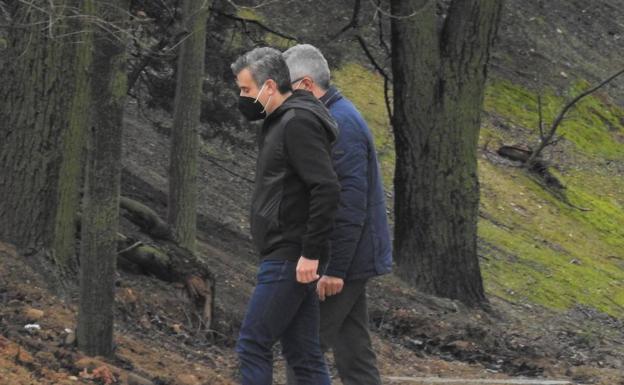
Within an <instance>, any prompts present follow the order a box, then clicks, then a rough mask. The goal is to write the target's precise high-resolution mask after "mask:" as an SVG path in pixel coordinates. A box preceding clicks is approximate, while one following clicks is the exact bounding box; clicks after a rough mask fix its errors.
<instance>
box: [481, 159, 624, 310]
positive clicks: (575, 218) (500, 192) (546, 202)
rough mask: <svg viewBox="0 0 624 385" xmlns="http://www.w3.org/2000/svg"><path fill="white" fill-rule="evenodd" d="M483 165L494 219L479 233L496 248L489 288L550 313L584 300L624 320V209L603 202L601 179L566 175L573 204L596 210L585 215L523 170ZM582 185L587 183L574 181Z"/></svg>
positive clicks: (489, 261) (487, 268)
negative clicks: (623, 264) (623, 261)
mask: <svg viewBox="0 0 624 385" xmlns="http://www.w3.org/2000/svg"><path fill="white" fill-rule="evenodd" d="M480 167H481V172H480V176H481V184H482V194H481V206H482V207H481V209H482V211H483V212H486V213H487V216H486V217H487V218H488V219H482V220H481V221H480V223H479V236H480V238H481V239H482V240H483V241H485V242H486V243H487V244H490V245H495V247H494V248H493V250H489V251H488V252H487V253H485V255H484V257H485V259H484V260H483V261H482V269H483V272H484V277H485V282H486V287H487V289H488V291H489V292H490V293H494V294H497V295H500V296H502V297H505V298H508V299H510V300H514V299H515V300H519V299H521V300H526V301H530V302H535V303H539V304H541V305H544V306H548V307H552V308H558V309H565V308H569V307H571V306H573V305H575V304H577V303H579V304H584V305H587V306H592V307H595V308H596V309H598V310H601V311H604V312H607V313H610V314H614V315H622V314H623V313H624V312H622V308H623V307H624V296H622V295H621V292H622V289H623V288H624V270H623V269H622V268H621V266H620V265H619V260H618V258H613V257H614V256H616V257H617V256H620V257H624V255H622V250H624V231H623V230H622V229H624V208H623V207H622V206H621V205H620V204H619V203H618V202H616V201H614V199H612V198H610V197H608V195H607V197H606V198H602V196H603V195H602V194H603V192H604V191H603V190H602V187H603V186H604V185H603V184H602V183H601V177H597V176H590V175H581V174H579V175H576V176H573V177H570V178H565V177H563V176H560V178H562V179H563V180H564V182H565V183H566V184H567V185H568V186H570V187H569V192H568V195H569V198H570V200H571V201H572V203H573V204H574V205H577V206H581V207H587V208H589V209H591V211H582V210H579V209H577V208H573V207H571V206H570V205H568V204H566V203H563V202H561V201H559V200H558V199H557V198H554V197H553V196H552V195H551V194H550V193H548V192H545V191H544V190H543V188H542V187H541V186H539V185H538V184H536V183H535V182H534V181H533V179H531V178H529V177H528V176H527V175H526V174H525V173H524V172H523V171H521V170H512V169H499V168H497V167H495V166H493V165H491V164H489V163H487V162H482V163H481V164H480ZM586 178H587V179H586ZM592 178H593V179H592ZM579 180H585V181H586V182H587V183H584V184H583V185H582V186H579V185H576V184H574V181H579ZM610 183H612V184H614V185H613V188H614V189H616V190H614V192H613V194H615V191H617V189H618V188H619V189H622V188H624V182H610ZM591 189H596V190H595V191H592V190H591ZM511 293H513V294H511Z"/></svg>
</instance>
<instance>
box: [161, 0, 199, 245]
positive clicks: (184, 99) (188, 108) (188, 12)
mask: <svg viewBox="0 0 624 385" xmlns="http://www.w3.org/2000/svg"><path fill="white" fill-rule="evenodd" d="M208 8H209V4H208V1H200V0H184V1H183V10H182V12H183V16H184V20H185V24H186V29H187V31H188V33H189V35H188V36H185V38H184V39H185V40H184V41H183V42H182V44H181V46H180V53H179V56H178V66H177V83H176V96H175V107H174V122H173V127H174V128H173V132H172V141H171V158H170V159H171V160H170V162H171V163H170V166H169V202H168V214H167V217H168V218H167V221H168V223H169V225H170V226H171V227H172V228H173V231H174V232H175V236H176V239H177V240H178V243H179V244H180V245H181V246H183V247H186V248H187V249H189V250H190V251H192V252H194V251H195V238H196V233H197V188H198V186H197V159H198V156H199V115H200V107H201V87H202V81H203V77H204V60H205V48H206V15H207V12H208Z"/></svg>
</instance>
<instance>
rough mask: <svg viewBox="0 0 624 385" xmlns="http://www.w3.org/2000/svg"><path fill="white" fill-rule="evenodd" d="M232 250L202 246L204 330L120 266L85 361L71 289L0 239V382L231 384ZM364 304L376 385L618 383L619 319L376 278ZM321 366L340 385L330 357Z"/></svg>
mask: <svg viewBox="0 0 624 385" xmlns="http://www.w3.org/2000/svg"><path fill="white" fill-rule="evenodd" d="M144 193H145V196H150V195H151V194H152V193H153V191H145V192H144ZM127 226H129V224H127V223H126V224H124V231H125V232H131V229H130V228H128V227H127ZM202 237H205V238H208V235H207V234H206V233H203V234H202ZM239 243H240V242H239ZM232 251H233V250H222V249H219V248H216V247H214V246H211V245H209V244H207V243H204V242H202V243H201V245H200V253H201V254H202V255H204V256H206V257H207V258H209V259H210V263H211V264H210V265H211V268H212V270H213V272H214V273H215V275H216V276H217V277H218V286H217V314H216V319H215V331H213V332H211V333H209V332H206V331H205V330H197V329H195V328H194V327H193V325H192V323H191V322H190V321H189V319H190V314H189V313H188V306H187V300H186V298H185V297H184V295H183V294H182V290H181V287H180V285H178V284H172V283H166V282H162V281H159V280H158V279H156V278H153V277H148V276H145V275H141V274H129V273H125V272H120V274H119V276H118V279H117V294H116V328H115V334H116V338H115V344H116V351H115V358H114V359H112V360H103V359H102V360H97V359H96V360H93V359H86V358H85V357H83V356H82V355H81V354H80V353H79V352H78V351H77V349H76V347H75V338H74V331H73V328H74V327H75V324H76V313H77V297H76V288H75V287H74V288H69V289H68V290H67V291H64V293H66V294H65V295H64V296H63V297H58V296H56V295H54V294H53V292H55V291H54V290H52V289H51V288H52V287H54V285H55V282H54V280H53V278H51V277H52V276H51V275H49V274H42V273H41V265H42V264H41V256H39V255H31V256H25V255H20V254H18V252H17V251H16V250H15V249H14V248H13V247H11V246H10V245H7V244H2V243H0V282H1V283H2V285H0V384H1V385H26V384H28V385H31V384H32V385H34V384H50V385H51V384H59V385H65V384H76V383H84V384H93V383H96V384H106V383H107V381H108V383H110V384H116V383H119V384H150V383H151V384H163V385H165V384H166V385H188V384H234V383H236V380H237V361H236V357H235V355H234V352H233V343H234V341H235V337H236V333H237V328H238V325H239V323H240V319H241V316H242V312H243V311H244V305H245V302H246V300H245V299H246V298H247V296H248V294H249V293H250V291H251V289H252V286H253V279H252V278H251V277H253V275H254V270H255V269H254V264H253V262H251V261H246V260H245V259H240V258H236V257H232V254H231V253H232ZM44 264H45V263H44ZM369 300H370V308H371V328H372V330H373V333H374V347H375V350H376V351H377V352H378V357H379V366H380V371H381V373H382V375H383V376H384V383H389V384H390V383H393V384H394V383H396V384H409V383H414V384H427V383H440V382H434V381H436V380H437V381H441V380H443V379H446V380H445V381H447V382H445V383H448V384H453V383H457V382H456V381H457V380H453V379H475V380H476V379H481V380H486V381H493V380H497V381H500V382H474V384H478V383H490V384H492V383H493V384H500V385H502V384H505V383H510V384H511V383H514V382H505V381H510V380H511V379H515V381H518V379H523V380H522V381H524V382H515V383H525V384H531V383H538V384H539V383H543V384H547V382H530V381H527V380H525V379H530V380H531V381H536V380H537V379H550V380H554V379H556V380H566V381H569V383H574V384H602V385H623V384H624V372H623V371H622V369H621V368H622V367H623V363H624V325H623V324H622V322H621V321H619V320H617V319H615V318H613V317H609V316H606V315H604V314H600V313H597V312H595V311H592V310H590V309H587V308H582V307H578V308H574V309H572V310H570V311H566V312H554V311H552V310H548V309H545V308H541V307H538V306H535V305H530V304H528V303H527V304H521V303H515V304H514V303H510V302H507V301H505V300H503V299H500V298H497V297H490V306H489V308H488V309H483V310H473V309H467V308H465V307H464V306H462V305H461V304H460V303H457V302H454V301H448V300H441V299H438V298H434V297H429V296H426V295H423V294H421V293H418V292H416V291H415V290H413V289H411V288H409V287H407V286H406V285H404V284H403V283H402V282H400V281H399V280H398V279H396V278H395V277H393V276H387V277H384V278H382V279H377V280H374V281H373V282H372V283H371V285H370V286H369ZM27 325H30V326H27ZM276 353H277V350H276ZM275 360H276V361H275V363H276V370H275V383H276V384H283V383H284V362H283V359H281V357H280V356H279V354H276V355H275ZM329 363H330V367H331V368H332V373H333V375H334V383H336V384H339V383H340V382H339V380H338V378H337V376H336V371H335V368H333V365H332V359H331V355H329ZM103 367H105V368H107V369H103ZM107 373H111V374H112V375H113V377H114V380H115V381H116V382H113V377H110V376H107ZM407 378H418V379H419V380H408V379H407ZM426 378H428V380H426V381H425V379H426ZM453 381H455V382H453ZM461 383H464V384H469V383H470V382H467V381H466V380H463V382H461ZM559 383H561V384H562V383H564V382H559ZM553 384H557V382H553Z"/></svg>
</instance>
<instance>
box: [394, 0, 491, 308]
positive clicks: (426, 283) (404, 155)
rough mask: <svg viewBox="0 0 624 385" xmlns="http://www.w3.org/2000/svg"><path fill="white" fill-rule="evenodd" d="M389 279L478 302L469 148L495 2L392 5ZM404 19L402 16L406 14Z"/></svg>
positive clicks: (475, 190)
mask: <svg viewBox="0 0 624 385" xmlns="http://www.w3.org/2000/svg"><path fill="white" fill-rule="evenodd" d="M391 3H392V13H393V15H395V16H397V17H394V18H392V67H393V75H394V115H393V116H394V119H393V122H392V123H393V128H394V133H395V141H396V155H397V163H396V174H395V213H396V214H395V215H396V223H395V255H396V261H397V265H398V269H397V273H398V275H399V276H401V277H402V278H403V279H405V280H407V281H408V282H410V283H412V284H414V285H415V286H416V287H417V288H419V289H420V290H422V291H424V292H427V293H430V294H434V295H437V296H442V297H448V298H453V299H459V300H461V301H463V302H465V303H467V304H469V305H476V304H479V303H482V302H484V301H486V298H485V294H484V290H483V283H482V279H481V273H480V270H479V261H478V256H477V247H476V241H477V219H478V210H479V182H478V175H477V142H478V137H479V125H480V111H481V107H482V102H483V93H484V87H485V79H486V68H487V62H488V58H489V52H490V47H491V44H492V42H493V39H494V36H495V32H496V28H497V24H498V20H499V17H500V12H501V5H502V1H500V0H456V1H452V2H451V4H450V6H449V9H448V10H447V16H446V18H445V19H444V20H443V21H441V22H439V21H438V18H437V16H436V2H431V1H427V0H392V2H391ZM408 15H410V16H409V17H404V16H408Z"/></svg>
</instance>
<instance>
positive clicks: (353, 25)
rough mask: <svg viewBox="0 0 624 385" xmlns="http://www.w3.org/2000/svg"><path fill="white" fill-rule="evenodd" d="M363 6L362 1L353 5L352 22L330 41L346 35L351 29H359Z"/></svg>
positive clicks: (358, 0) (359, 0)
mask: <svg viewBox="0 0 624 385" xmlns="http://www.w3.org/2000/svg"><path fill="white" fill-rule="evenodd" d="M361 5H362V2H361V0H355V4H354V5H353V15H352V16H351V21H349V24H347V25H345V26H344V27H342V28H341V29H340V31H338V32H337V33H336V34H335V35H333V36H330V37H329V39H330V40H334V39H336V38H338V36H340V35H342V34H343V33H345V32H346V31H348V30H349V29H351V28H353V29H357V28H358V27H359V25H358V16H359V14H360V9H361Z"/></svg>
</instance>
